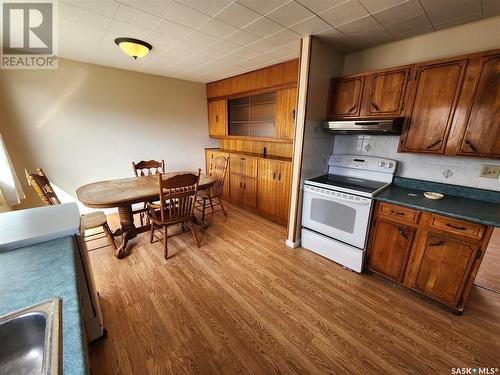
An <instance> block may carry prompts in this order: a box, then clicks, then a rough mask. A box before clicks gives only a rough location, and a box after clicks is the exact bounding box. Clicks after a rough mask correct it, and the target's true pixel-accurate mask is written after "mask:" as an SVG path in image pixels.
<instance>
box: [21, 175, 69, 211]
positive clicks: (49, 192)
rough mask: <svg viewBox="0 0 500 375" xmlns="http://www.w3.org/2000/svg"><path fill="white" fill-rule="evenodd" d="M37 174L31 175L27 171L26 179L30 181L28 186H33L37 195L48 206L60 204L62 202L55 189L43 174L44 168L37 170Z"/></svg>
mask: <svg viewBox="0 0 500 375" xmlns="http://www.w3.org/2000/svg"><path fill="white" fill-rule="evenodd" d="M36 171H37V173H30V174H28V172H27V171H26V178H27V179H28V184H29V185H31V186H33V189H35V191H36V193H37V194H38V196H39V197H40V198H42V200H43V201H44V203H45V204H46V205H49V206H51V205H54V204H60V203H61V201H60V200H59V198H58V197H57V195H56V193H55V191H54V189H52V186H51V185H50V181H49V179H48V178H47V176H46V175H45V173H44V172H43V170H42V168H37V170H36Z"/></svg>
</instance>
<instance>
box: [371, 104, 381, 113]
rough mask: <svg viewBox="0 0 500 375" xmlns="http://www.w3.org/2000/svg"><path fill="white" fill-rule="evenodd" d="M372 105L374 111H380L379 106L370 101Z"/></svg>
mask: <svg viewBox="0 0 500 375" xmlns="http://www.w3.org/2000/svg"><path fill="white" fill-rule="evenodd" d="M372 107H373V108H375V110H376V111H380V108H379V107H378V106H377V105H376V104H375V103H373V102H372Z"/></svg>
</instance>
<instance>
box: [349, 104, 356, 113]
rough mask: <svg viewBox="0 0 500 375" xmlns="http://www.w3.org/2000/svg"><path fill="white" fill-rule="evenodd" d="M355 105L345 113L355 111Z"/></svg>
mask: <svg viewBox="0 0 500 375" xmlns="http://www.w3.org/2000/svg"><path fill="white" fill-rule="evenodd" d="M356 107H357V105H354V106H353V107H352V108H351V109H350V110H349V111H347V113H351V112H352V111H354V110H355V109H356Z"/></svg>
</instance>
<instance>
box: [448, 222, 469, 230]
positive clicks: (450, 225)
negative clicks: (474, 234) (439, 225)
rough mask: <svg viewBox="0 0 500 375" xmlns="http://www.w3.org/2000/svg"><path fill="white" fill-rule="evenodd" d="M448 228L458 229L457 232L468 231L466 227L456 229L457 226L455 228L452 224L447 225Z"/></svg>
mask: <svg viewBox="0 0 500 375" xmlns="http://www.w3.org/2000/svg"><path fill="white" fill-rule="evenodd" d="M446 226H447V227H450V228H453V229H456V230H466V229H467V228H466V227H456V226H454V225H453V224H450V223H446Z"/></svg>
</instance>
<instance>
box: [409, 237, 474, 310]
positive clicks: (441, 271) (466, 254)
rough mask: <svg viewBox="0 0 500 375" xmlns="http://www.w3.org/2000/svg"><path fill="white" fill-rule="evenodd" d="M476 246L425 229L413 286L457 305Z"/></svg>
mask: <svg viewBox="0 0 500 375" xmlns="http://www.w3.org/2000/svg"><path fill="white" fill-rule="evenodd" d="M478 251H479V245H476V244H474V243H469V242H467V241H462V240H460V239H454V238H453V237H449V236H446V237H445V236H443V235H441V234H438V233H433V232H429V233H428V235H427V237H426V239H425V245H424V246H423V248H422V249H420V254H419V256H418V258H419V262H418V265H417V274H416V279H415V284H414V285H413V287H414V288H415V289H417V290H419V291H421V292H423V293H425V294H428V295H430V296H432V297H434V298H437V299H439V300H441V301H443V302H445V303H447V304H449V305H452V306H453V305H459V304H460V301H459V298H460V296H461V294H462V290H463V288H464V286H465V283H466V282H467V279H468V277H469V274H470V271H471V268H472V265H473V263H474V262H475V260H476V256H477V255H478V254H479V253H478Z"/></svg>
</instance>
